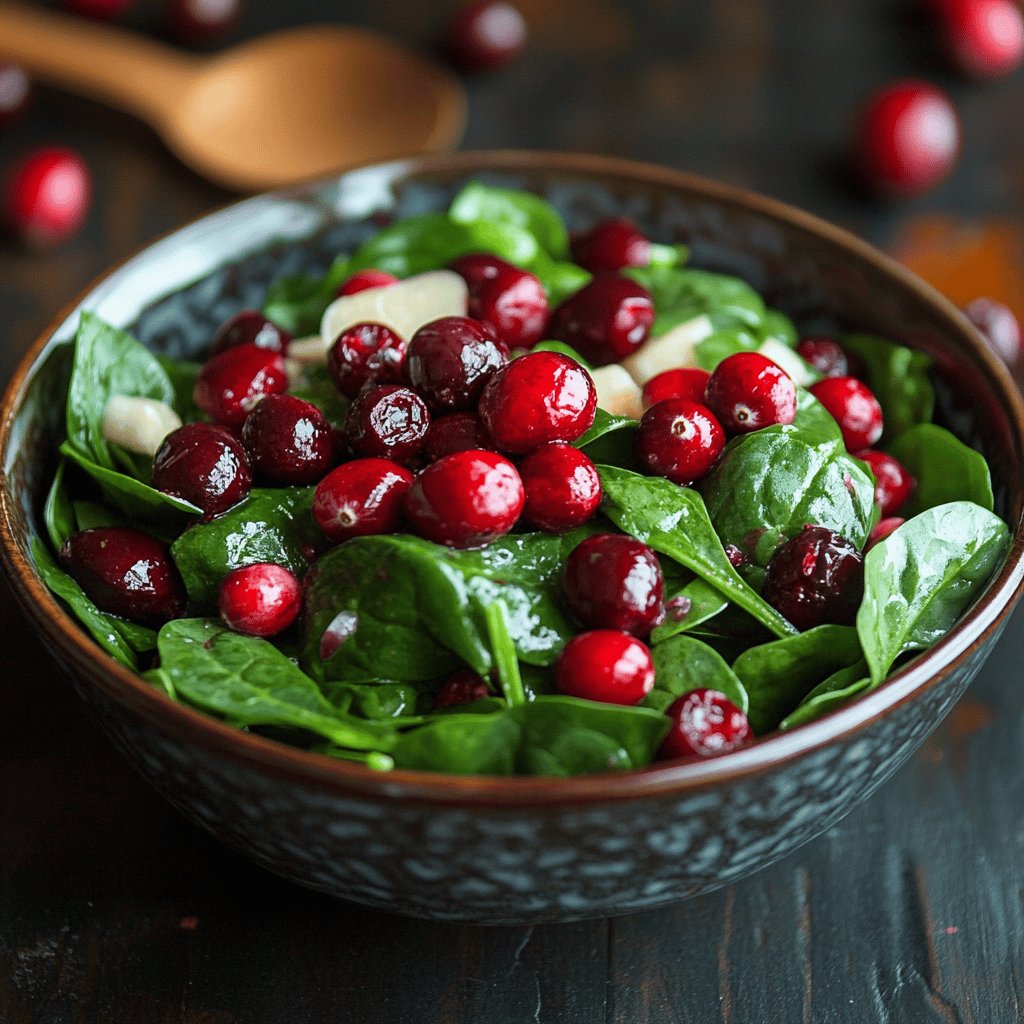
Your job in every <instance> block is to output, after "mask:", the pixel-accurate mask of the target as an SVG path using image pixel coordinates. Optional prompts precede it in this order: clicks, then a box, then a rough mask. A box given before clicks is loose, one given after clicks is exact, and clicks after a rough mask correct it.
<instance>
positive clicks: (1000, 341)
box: [964, 299, 1021, 366]
mask: <svg viewBox="0 0 1024 1024" xmlns="http://www.w3.org/2000/svg"><path fill="white" fill-rule="evenodd" d="M964 316H966V317H967V319H968V320H970V321H971V323H972V324H974V326H975V327H977V328H978V330H979V331H981V335H982V337H983V338H984V339H985V340H986V341H987V342H988V344H989V347H990V348H991V349H992V351H993V352H995V354H996V355H997V356H999V358H1000V359H1002V360H1003V362H1004V363H1006V364H1007V365H1008V366H1012V365H1013V364H1014V363H1015V362H1017V359H1018V357H1019V356H1020V348H1021V329H1020V323H1019V321H1018V320H1017V318H1016V317H1015V316H1014V315H1013V310H1012V309H1010V307H1009V306H1004V305H1003V303H1001V302H996V300H995V299H975V300H974V301H973V302H969V303H968V304H967V305H966V306H964Z"/></svg>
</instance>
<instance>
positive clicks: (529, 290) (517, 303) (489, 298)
mask: <svg viewBox="0 0 1024 1024" xmlns="http://www.w3.org/2000/svg"><path fill="white" fill-rule="evenodd" d="M469 315H470V316H471V317H473V318H475V319H476V320H481V321H483V322H484V323H487V324H490V325H491V327H493V328H494V330H495V332H496V333H497V335H498V337H499V338H501V340H502V341H503V342H505V344H506V345H508V347H509V348H533V346H534V345H536V344H537V342H538V341H540V339H541V337H542V335H543V334H544V328H545V327H546V326H547V322H548V300H547V296H546V295H545V294H544V287H543V285H542V284H541V283H540V280H539V279H538V278H537V277H536V276H535V275H533V274H531V273H529V272H528V271H526V270H520V269H519V268H518V267H508V268H506V269H503V270H500V271H499V272H498V273H497V274H496V275H495V276H494V277H493V278H491V279H490V280H487V281H484V282H483V283H482V284H480V285H479V286H477V287H475V288H474V289H473V290H472V291H470V293H469Z"/></svg>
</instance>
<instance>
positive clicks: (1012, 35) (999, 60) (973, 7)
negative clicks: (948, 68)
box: [937, 0, 1024, 78]
mask: <svg viewBox="0 0 1024 1024" xmlns="http://www.w3.org/2000/svg"><path fill="white" fill-rule="evenodd" d="M937 13H938V15H939V31H940V33H941V36H942V41H943V43H944V44H945V48H946V52H947V53H948V54H949V56H950V59H951V60H952V62H953V64H954V65H956V67H957V68H958V69H959V70H960V71H962V72H963V73H964V74H965V75H970V76H971V77H973V78H998V77H1000V76H1001V75H1007V74H1009V73H1010V72H1011V71H1015V70H1016V69H1017V68H1019V67H1020V65H1021V62H1022V61H1024V14H1021V12H1020V10H1019V8H1018V7H1017V5H1016V4H1015V3H1014V2H1013V0H942V2H941V3H939V4H938V11H937Z"/></svg>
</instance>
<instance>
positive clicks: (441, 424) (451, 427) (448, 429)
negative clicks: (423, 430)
mask: <svg viewBox="0 0 1024 1024" xmlns="http://www.w3.org/2000/svg"><path fill="white" fill-rule="evenodd" d="M423 447H424V454H425V455H426V457H427V459H428V460H429V461H430V462H436V461H437V460H438V459H441V458H444V456H445V455H451V454H453V453H454V452H466V451H469V450H470V449H471V448H483V449H487V448H490V447H491V438H490V435H489V434H488V433H487V431H486V429H485V428H484V425H483V423H482V422H481V421H480V417H479V416H477V415H476V414H475V413H471V412H451V413H449V414H448V415H447V416H438V417H437V418H436V419H432V420H431V421H430V429H429V430H428V431H427V440H426V442H425V443H424V446H423Z"/></svg>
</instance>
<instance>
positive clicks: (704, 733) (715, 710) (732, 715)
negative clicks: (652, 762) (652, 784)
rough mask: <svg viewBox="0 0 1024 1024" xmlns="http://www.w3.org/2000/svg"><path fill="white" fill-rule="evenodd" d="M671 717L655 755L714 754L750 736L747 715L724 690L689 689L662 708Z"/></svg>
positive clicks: (663, 759) (734, 747)
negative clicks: (669, 724) (666, 731)
mask: <svg viewBox="0 0 1024 1024" xmlns="http://www.w3.org/2000/svg"><path fill="white" fill-rule="evenodd" d="M665 714H666V715H668V717H669V718H670V719H671V720H672V725H671V727H670V728H669V731H668V735H667V736H666V737H665V739H664V740H662V742H661V747H660V748H659V750H658V759H659V760H661V761H668V760H672V759H674V758H677V757H694V756H696V757H714V756H715V755H716V754H725V753H728V751H730V750H735V749H736V748H737V747H741V746H743V744H745V743H748V742H749V741H750V740H752V739H753V738H754V733H753V731H752V730H751V728H750V723H749V722H748V721H747V716H746V715H745V714H744V713H743V712H742V711H740V709H739V708H738V707H736V705H735V704H733V702H732V701H731V700H729V698H728V697H726V695H725V694H724V693H719V692H718V691H717V690H704V689H701V690H691V691H690V692H689V693H687V694H684V695H683V696H682V697H680V698H679V700H677V701H676V702H675V703H674V704H672V705H671V706H670V707H669V709H668V710H667V711H666V712H665Z"/></svg>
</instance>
